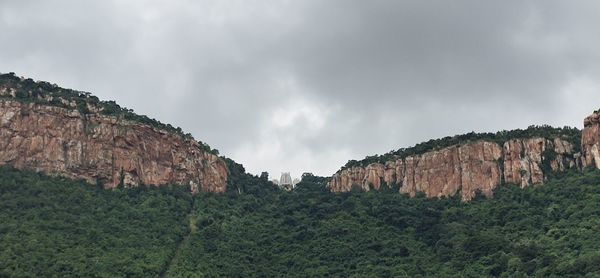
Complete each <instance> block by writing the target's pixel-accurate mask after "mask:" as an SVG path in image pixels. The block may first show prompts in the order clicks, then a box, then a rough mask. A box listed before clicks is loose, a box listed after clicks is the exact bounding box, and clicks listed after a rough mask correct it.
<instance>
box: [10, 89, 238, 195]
mask: <svg viewBox="0 0 600 278" xmlns="http://www.w3.org/2000/svg"><path fill="white" fill-rule="evenodd" d="M0 138H1V141H0V164H10V165H12V166H14V167H15V168H19V169H31V170H36V171H43V172H46V173H50V174H58V175H62V176H66V177H69V178H74V179H85V180H86V181H88V182H90V183H93V184H96V183H101V184H103V185H104V186H105V187H106V188H113V187H116V186H117V185H119V184H121V183H122V184H124V185H125V186H137V185H140V184H146V185H166V184H182V185H189V186H190V190H191V191H192V192H198V191H199V190H202V191H207V192H224V191H225V189H226V182H227V176H228V170H227V166H226V164H225V162H224V161H223V160H222V159H220V158H219V157H217V156H216V155H214V154H211V153H209V152H206V151H204V150H202V149H201V148H200V146H199V145H198V143H197V142H195V141H194V140H190V139H184V138H182V137H181V136H179V135H176V134H171V133H168V132H165V131H162V130H158V129H155V128H153V127H151V126H148V125H144V124H140V123H137V122H132V121H127V120H123V119H119V118H116V117H113V116H106V115H101V114H96V113H93V114H87V115H83V114H81V113H80V112H79V111H77V110H73V109H66V108H60V107H55V106H49V105H38V104H33V103H23V102H19V101H14V100H0Z"/></svg>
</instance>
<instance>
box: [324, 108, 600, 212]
mask: <svg viewBox="0 0 600 278" xmlns="http://www.w3.org/2000/svg"><path fill="white" fill-rule="evenodd" d="M599 118H600V114H599V113H598V112H595V113H594V114H592V115H590V116H589V117H587V118H586V119H585V120H584V129H583V131H579V130H577V129H575V128H569V127H565V128H552V127H550V126H531V127H529V128H528V129H526V130H513V131H502V132H498V133H495V134H491V133H486V134H476V133H470V134H465V135H459V136H454V137H446V138H443V139H438V140H431V141H429V142H425V143H422V144H419V145H417V146H415V147H412V148H408V149H400V150H397V151H393V152H390V153H388V154H385V155H382V156H372V157H367V158H365V159H364V160H362V161H356V160H351V161H349V162H348V163H347V164H346V165H345V166H344V167H342V169H340V170H339V171H338V172H336V173H335V174H334V175H333V177H332V179H331V182H329V184H328V186H329V188H330V190H331V191H333V192H348V191H352V190H353V189H357V190H365V191H368V190H371V189H375V190H379V189H380V188H381V187H382V186H390V187H393V186H398V187H399V191H400V192H402V193H406V194H409V195H410V196H415V195H416V194H417V193H418V192H423V193H425V195H426V196H427V197H444V196H446V197H448V196H453V195H455V194H459V195H460V196H461V198H462V199H463V200H464V201H467V200H471V199H473V198H474V197H475V195H476V194H477V193H478V192H480V193H482V194H484V195H485V196H488V197H491V196H492V194H493V191H494V189H495V188H496V187H498V186H500V185H501V184H505V183H511V184H518V185H519V186H520V187H522V188H524V187H527V186H530V185H534V184H543V183H544V182H545V181H547V179H548V178H549V177H551V176H553V175H556V174H558V173H561V172H565V171H567V170H569V169H579V170H582V169H583V168H585V167H596V168H600V154H599V141H600V124H599Z"/></svg>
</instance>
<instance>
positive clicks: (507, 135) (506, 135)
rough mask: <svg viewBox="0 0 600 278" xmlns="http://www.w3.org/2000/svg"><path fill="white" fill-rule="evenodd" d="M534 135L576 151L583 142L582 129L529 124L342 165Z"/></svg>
mask: <svg viewBox="0 0 600 278" xmlns="http://www.w3.org/2000/svg"><path fill="white" fill-rule="evenodd" d="M533 137H542V138H550V139H553V138H562V139H564V140H566V141H568V142H570V143H571V144H573V148H574V151H575V152H578V151H579V149H580V147H581V146H580V143H581V130H579V129H577V128H574V127H568V126H565V127H563V128H555V127H551V126H549V125H541V126H536V125H532V126H529V127H528V128H527V129H515V130H503V131H499V132H496V133H475V132H470V133H467V134H461V135H455V136H447V137H444V138H440V139H431V140H429V141H427V142H422V143H419V144H416V145H415V146H413V147H410V148H400V149H398V150H395V151H390V152H388V153H386V154H383V155H373V156H367V157H365V158H364V159H362V160H349V161H348V162H347V163H346V165H344V166H343V167H342V170H343V169H347V168H350V167H355V166H363V167H364V166H367V165H369V164H371V163H375V162H379V163H385V162H386V161H389V160H392V159H394V158H404V157H407V156H411V155H418V154H422V153H425V152H428V151H432V150H438V149H442V148H446V147H450V146H453V145H457V144H464V143H468V142H474V141H480V140H485V141H491V142H496V143H498V144H499V145H502V144H504V143H505V142H506V141H509V140H512V139H522V138H533Z"/></svg>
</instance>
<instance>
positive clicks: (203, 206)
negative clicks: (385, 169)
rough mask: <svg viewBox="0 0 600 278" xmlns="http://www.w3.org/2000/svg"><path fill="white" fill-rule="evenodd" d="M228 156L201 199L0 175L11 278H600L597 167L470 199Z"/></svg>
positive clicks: (5, 267)
mask: <svg viewBox="0 0 600 278" xmlns="http://www.w3.org/2000/svg"><path fill="white" fill-rule="evenodd" d="M227 162H228V164H229V166H230V167H231V169H232V170H231V171H232V181H231V184H230V190H229V191H228V192H227V193H225V194H224V195H214V194H200V195H197V196H194V197H192V196H191V195H189V194H188V193H186V192H185V189H183V188H164V189H156V188H134V189H117V190H113V191H109V190H101V189H97V188H95V187H93V186H90V185H88V184H85V183H82V182H71V181H66V180H64V179H60V178H49V177H45V176H42V175H39V174H34V173H28V172H19V171H15V170H10V169H6V168H2V169H0V207H1V209H0V277H3V276H10V277H23V276H37V277H49V276H60V277H69V276H71V277H81V276H84V277H89V276H100V277H112V276H129V277H160V276H161V275H164V276H165V277H204V276H208V277H215V276H225V277H242V276H243V277H247V276H261V277H290V276H291V277H323V276H334V277H533V276H536V277H581V276H586V277H596V276H599V275H600V251H598V250H600V238H598V236H597V235H598V233H599V232H600V218H599V217H598V215H600V171H595V170H594V171H591V170H590V171H586V172H584V173H579V172H569V173H566V174H564V175H562V176H560V177H556V178H553V179H552V180H550V181H549V182H548V183H547V184H545V185H543V186H538V187H529V188H525V189H520V188H518V187H517V186H514V185H504V186H501V187H499V188H498V189H497V190H496V192H495V198H493V199H485V198H483V197H478V198H476V199H475V200H474V201H472V202H470V203H462V202H460V200H459V199H458V198H444V199H439V200H438V199H426V198H424V197H423V196H418V197H416V198H412V199H411V198H408V197H406V196H404V195H401V194H398V193H397V191H395V190H387V191H381V192H374V191H371V192H352V193H344V194H333V193H329V192H327V191H326V189H325V188H324V183H325V182H326V181H327V179H326V178H322V177H316V176H313V175H311V174H304V175H303V179H302V182H301V183H300V184H299V186H298V188H297V189H296V190H295V191H292V192H287V191H280V190H277V189H276V187H275V186H273V184H272V183H270V182H268V181H265V180H264V179H261V178H260V177H258V176H253V175H249V174H247V173H245V171H244V169H243V167H242V166H241V165H239V164H235V162H233V161H230V160H228V161H227Z"/></svg>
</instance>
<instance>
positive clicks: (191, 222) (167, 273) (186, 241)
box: [160, 208, 198, 278]
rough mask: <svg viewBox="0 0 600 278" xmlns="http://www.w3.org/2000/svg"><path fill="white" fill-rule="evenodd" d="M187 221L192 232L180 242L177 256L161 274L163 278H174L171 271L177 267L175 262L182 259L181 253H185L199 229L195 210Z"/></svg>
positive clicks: (176, 251) (174, 256) (188, 216)
mask: <svg viewBox="0 0 600 278" xmlns="http://www.w3.org/2000/svg"><path fill="white" fill-rule="evenodd" d="M187 219H188V223H189V225H190V232H189V233H188V234H187V235H185V236H184V237H183V239H182V240H181V242H179V245H177V249H175V255H173V258H171V260H170V261H169V263H168V264H167V267H165V270H164V271H163V272H162V273H161V274H160V277H161V278H162V277H173V273H171V271H172V268H173V267H174V266H175V262H177V261H178V260H179V259H180V258H181V253H182V252H183V248H184V247H185V246H187V245H188V244H189V242H190V237H191V236H192V235H193V234H195V233H196V231H198V227H197V226H196V221H197V217H196V213H195V210H194V209H193V208H192V210H191V211H190V213H188V215H187Z"/></svg>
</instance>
